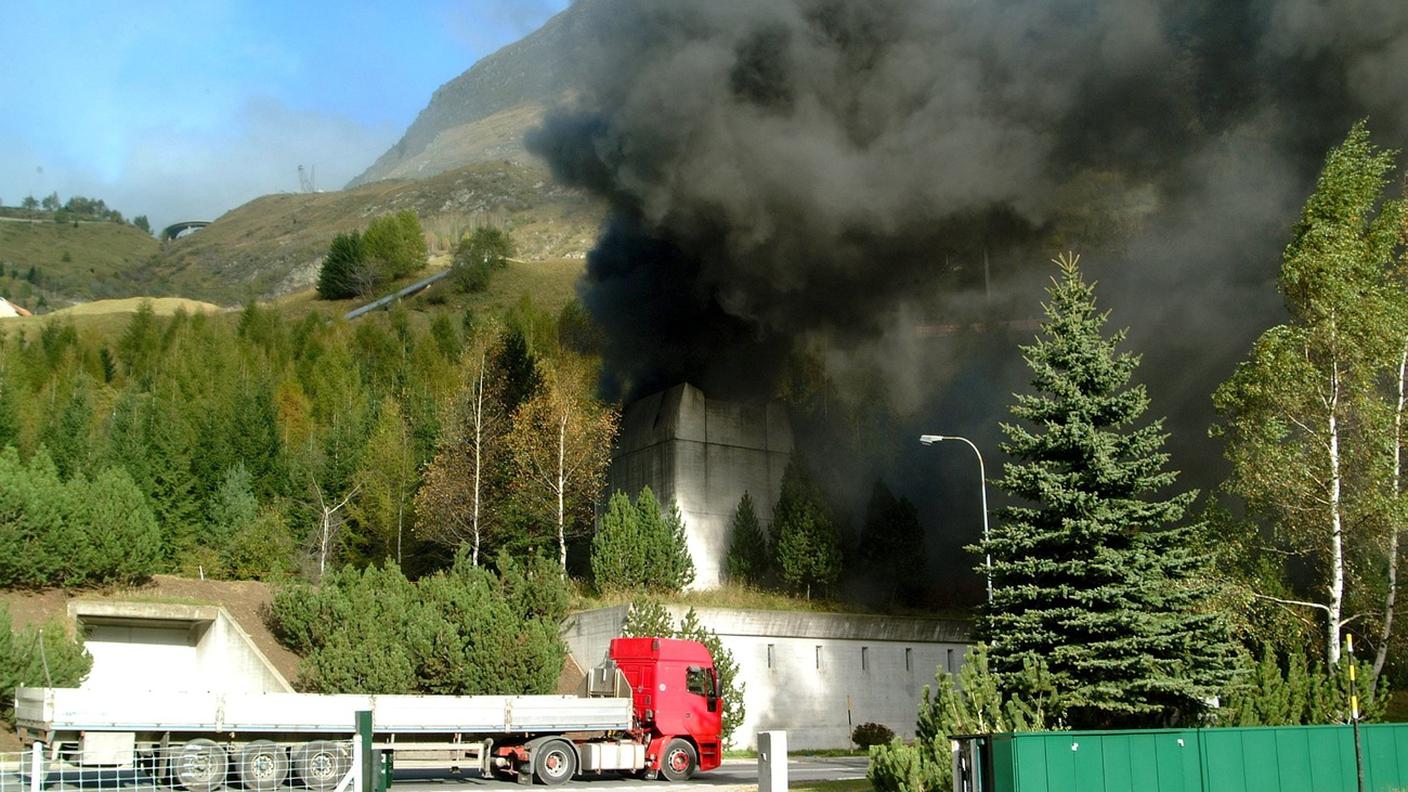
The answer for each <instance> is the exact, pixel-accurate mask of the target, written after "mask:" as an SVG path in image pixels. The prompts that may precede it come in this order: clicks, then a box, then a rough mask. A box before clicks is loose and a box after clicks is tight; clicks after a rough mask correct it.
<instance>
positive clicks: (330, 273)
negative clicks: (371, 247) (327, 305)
mask: <svg viewBox="0 0 1408 792" xmlns="http://www.w3.org/2000/svg"><path fill="white" fill-rule="evenodd" d="M365 258H366V256H365V253H364V252H363V250H362V235H361V234H360V233H359V232H357V231H353V232H352V233H350V234H338V235H337V236H335V237H333V238H332V244H330V245H328V252H327V255H325V256H323V265H322V267H321V268H320V269H319V270H318V296H319V297H321V298H322V299H324V300H345V299H347V298H349V297H356V296H357V295H358V294H361V293H362V288H363V286H364V283H363V278H364V276H363V270H364V268H365V267H366V261H365Z"/></svg>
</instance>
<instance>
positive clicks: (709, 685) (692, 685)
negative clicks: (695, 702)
mask: <svg viewBox="0 0 1408 792" xmlns="http://www.w3.org/2000/svg"><path fill="white" fill-rule="evenodd" d="M713 686H714V685H713V678H712V677H710V676H709V672H708V671H707V670H705V669H703V668H700V667H699V666H690V667H689V668H688V669H687V670H686V671H685V672H684V688H685V690H688V691H689V692H690V693H693V694H694V695H696V696H707V695H709V693H710V691H712V690H713Z"/></svg>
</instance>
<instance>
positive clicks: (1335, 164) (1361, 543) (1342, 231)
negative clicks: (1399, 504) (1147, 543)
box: [1214, 123, 1403, 665]
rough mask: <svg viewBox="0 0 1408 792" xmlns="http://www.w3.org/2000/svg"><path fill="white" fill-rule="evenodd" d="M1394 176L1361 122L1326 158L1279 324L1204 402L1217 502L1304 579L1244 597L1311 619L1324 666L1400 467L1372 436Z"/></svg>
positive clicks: (1386, 334) (1379, 399) (1289, 263)
mask: <svg viewBox="0 0 1408 792" xmlns="http://www.w3.org/2000/svg"><path fill="white" fill-rule="evenodd" d="M1392 167H1393V160H1392V156H1391V154H1390V153H1388V152H1384V151H1382V150H1380V149H1378V148H1376V147H1375V146H1374V145H1373V144H1372V143H1371V142H1370V141H1369V135H1368V131H1367V130H1366V129H1365V127H1364V125H1363V124H1362V123H1361V124H1357V125H1355V127H1354V128H1353V129H1352V130H1351V131H1350V134H1349V136H1348V137H1347V138H1346V140H1345V141H1344V143H1342V144H1341V145H1340V146H1338V147H1336V148H1335V149H1333V150H1332V151H1331V152H1330V154H1329V156H1328V157H1327V158H1326V161H1325V165H1324V168H1323V169H1322V171H1321V173H1320V177H1319V180H1318V182H1317V184H1316V189H1315V192H1314V194H1313V195H1311V196H1310V198H1309V199H1308V200H1307V202H1306V204H1305V207H1304V208H1303V210H1302V213H1301V218H1300V221H1299V222H1298V223H1297V224H1296V226H1295V228H1294V230H1293V237H1292V240H1291V243H1290V244H1289V245H1288V246H1287V248H1286V251H1285V257H1284V260H1283V263H1282V267H1281V274H1280V279H1279V286H1280V291H1281V293H1282V295H1283V296H1284V298H1285V304H1286V310H1287V313H1288V314H1289V321H1287V322H1286V323H1285V324H1282V325H1278V326H1276V327H1273V328H1271V329H1270V330H1268V331H1266V333H1264V334H1263V335H1262V336H1261V338H1259V339H1258V340H1257V341H1256V343H1255V344H1254V346H1253V347H1252V350H1251V354H1250V356H1249V358H1248V360H1247V361H1246V362H1244V363H1242V364H1241V365H1240V366H1238V368H1237V371H1236V373H1235V374H1234V375H1233V376H1232V378H1231V379H1230V380H1228V381H1227V382H1226V383H1224V384H1223V385H1222V387H1220V388H1219V389H1218V391H1217V393H1216V394H1215V395H1214V400H1215V402H1216V404H1217V406H1218V409H1219V411H1220V412H1221V413H1222V415H1223V417H1224V422H1223V423H1222V425H1221V426H1219V427H1218V430H1219V431H1221V432H1225V434H1226V435H1227V437H1228V441H1229V442H1228V445H1227V456H1228V459H1229V460H1230V461H1231V462H1232V474H1231V477H1230V478H1229V480H1228V482H1227V485H1226V487H1227V490H1228V491H1229V492H1231V493H1233V494H1235V495H1238V496H1240V497H1241V498H1243V499H1244V500H1245V501H1246V503H1247V505H1248V507H1249V508H1248V511H1249V513H1250V514H1251V515H1253V517H1254V518H1256V519H1259V520H1262V521H1263V522H1264V524H1265V525H1266V526H1267V527H1268V528H1269V532H1270V533H1271V535H1272V536H1273V537H1274V538H1275V539H1276V540H1277V541H1278V542H1279V543H1280V544H1281V545H1282V546H1283V547H1284V548H1285V550H1286V552H1288V553H1289V554H1291V555H1293V556H1296V557H1298V558H1299V559H1300V561H1301V562H1302V563H1303V564H1304V566H1305V568H1306V569H1309V570H1311V575H1312V577H1313V582H1311V583H1309V584H1308V585H1304V586H1302V587H1301V588H1300V589H1297V588H1296V581H1291V580H1288V581H1287V587H1288V588H1287V591H1282V592H1275V593H1267V592H1254V595H1256V596H1260V597H1262V598H1265V599H1271V600H1274V601H1277V602H1280V603H1282V604H1285V605H1288V606H1291V607H1296V608H1305V609H1309V610H1311V611H1315V612H1317V613H1318V614H1319V617H1320V618H1321V619H1322V620H1323V624H1324V633H1323V635H1324V656H1325V659H1326V661H1327V662H1328V663H1330V664H1332V665H1333V664H1337V663H1338V662H1339V659H1340V653H1341V647H1342V643H1343V641H1342V633H1343V630H1344V628H1345V626H1346V625H1347V624H1348V623H1350V622H1351V621H1352V620H1353V619H1355V618H1357V617H1356V616H1355V615H1346V602H1347V601H1348V600H1349V599H1350V598H1351V595H1353V594H1356V592H1352V591H1351V590H1350V585H1351V583H1353V582H1355V581H1357V580H1358V579H1359V578H1358V577H1357V576H1356V575H1354V574H1353V569H1352V568H1351V565H1350V562H1349V559H1351V558H1353V557H1361V556H1363V555H1364V551H1365V550H1367V549H1368V548H1369V547H1370V546H1371V545H1374V544H1376V542H1375V541H1374V537H1373V530H1372V528H1371V526H1374V525H1376V524H1382V522H1383V518H1384V508H1385V504H1386V503H1387V502H1388V500H1389V499H1386V498H1385V497H1384V487H1385V485H1384V483H1383V482H1385V481H1386V480H1389V479H1391V478H1392V467H1393V462H1394V460H1395V459H1396V454H1395V453H1389V452H1388V444H1387V443H1385V442H1384V438H1383V436H1382V433H1381V430H1382V429H1383V428H1384V427H1383V421H1382V415H1383V414H1384V410H1383V407H1384V403H1385V402H1384V395H1385V394H1384V390H1383V388H1382V384H1383V382H1384V374H1385V372H1386V371H1387V370H1388V366H1387V365H1385V363H1386V361H1387V360H1390V359H1393V360H1394V362H1397V355H1396V354H1394V353H1395V352H1396V351H1398V350H1399V349H1400V348H1401V346H1400V345H1401V343H1402V341H1403V339H1402V336H1401V335H1400V334H1398V333H1396V332H1395V330H1394V326H1395V323H1394V322H1393V321H1391V318H1392V315H1391V308H1392V304H1393V302H1394V294H1393V291H1394V289H1396V288H1397V285H1396V283H1395V280H1394V279H1393V278H1392V277H1391V275H1392V272H1393V266H1394V262H1395V258H1396V251H1397V247H1398V233H1399V228H1400V226H1401V223H1402V219H1403V205H1402V203H1401V202H1398V201H1385V200H1384V198H1383V191H1384V187H1385V186H1386V184H1387V178H1386V177H1387V174H1388V173H1389V172H1390V171H1391V169H1392ZM1394 486H1396V485H1394ZM1288 592H1289V593H1288ZM1363 599H1364V597H1362V596H1359V597H1357V601H1361V602H1362V601H1363Z"/></svg>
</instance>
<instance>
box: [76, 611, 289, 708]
mask: <svg viewBox="0 0 1408 792" xmlns="http://www.w3.org/2000/svg"><path fill="white" fill-rule="evenodd" d="M68 612H69V617H70V618H72V619H73V620H74V622H75V624H76V625H77V627H78V629H79V630H81V631H82V632H83V635H84V642H85V646H86V647H87V649H88V652H89V654H91V655H92V656H93V670H92V671H91V672H90V673H89V674H88V678H87V679H86V680H85V681H84V682H83V685H82V687H83V688H85V689H88V690H112V689H115V688H116V689H122V690H131V689H134V688H136V689H149V690H173V691H174V690H192V691H196V690H200V691H203V690H219V691H230V692H250V693H292V692H293V687H292V686H291V685H289V683H288V680H286V679H284V678H283V676H282V675H281V674H280V673H279V672H278V671H277V670H276V669H275V668H274V666H273V664H272V663H270V662H269V660H268V658H266V657H265V656H264V653H263V652H261V651H259V648H258V647H256V646H255V645H254V641H253V640H251V639H250V637H249V635H248V634H246V633H245V631H244V630H243V629H241V628H240V626H239V624H238V623H237V622H236V621H235V620H234V618H232V617H231V616H230V614H229V613H228V612H227V611H226V610H225V609H224V608H221V607H219V606H215V605H173V604H166V603H149V602H115V601H108V600H103V601H83V600H75V601H73V602H70V603H69V605H68Z"/></svg>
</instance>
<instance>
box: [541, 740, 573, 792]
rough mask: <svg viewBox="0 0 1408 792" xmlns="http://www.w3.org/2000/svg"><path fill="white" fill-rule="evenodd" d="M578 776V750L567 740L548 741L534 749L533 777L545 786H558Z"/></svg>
mask: <svg viewBox="0 0 1408 792" xmlns="http://www.w3.org/2000/svg"><path fill="white" fill-rule="evenodd" d="M575 775H577V749H575V748H573V747H572V744H571V743H569V742H567V741H566V740H548V741H547V742H545V743H543V744H542V745H539V746H538V747H537V748H534V749H533V777H534V778H537V779H538V781H539V782H540V783H542V784H544V785H545V786H557V785H558V784H565V783H567V782H568V781H571V780H572V776H575Z"/></svg>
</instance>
